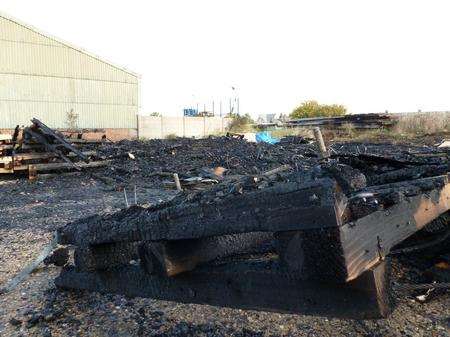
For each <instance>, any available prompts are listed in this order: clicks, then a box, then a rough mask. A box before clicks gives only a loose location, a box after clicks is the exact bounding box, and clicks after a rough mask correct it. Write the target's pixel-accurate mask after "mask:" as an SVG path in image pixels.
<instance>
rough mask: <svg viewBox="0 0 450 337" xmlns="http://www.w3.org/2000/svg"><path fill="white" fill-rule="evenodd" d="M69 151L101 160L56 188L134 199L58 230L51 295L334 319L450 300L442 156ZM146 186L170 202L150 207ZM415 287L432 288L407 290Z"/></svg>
mask: <svg viewBox="0 0 450 337" xmlns="http://www.w3.org/2000/svg"><path fill="white" fill-rule="evenodd" d="M77 148H79V149H81V150H82V151H87V152H88V151H95V153H96V154H95V156H96V157H97V158H101V159H102V161H104V162H106V163H107V165H106V166H104V167H101V168H97V169H96V170H95V171H89V173H88V171H86V174H85V173H84V172H83V171H82V172H80V173H77V175H76V176H70V177H66V176H55V177H54V178H52V179H53V183H56V182H57V181H58V180H64V179H74V180H76V179H88V180H89V181H90V182H91V183H93V184H95V185H96V186H102V187H101V188H102V189H103V191H104V193H106V194H108V193H111V194H114V195H115V196H116V198H117V200H116V203H118V202H119V200H120V199H121V198H122V199H123V198H124V195H125V197H126V196H127V192H126V191H128V198H127V201H126V202H124V201H122V206H121V207H118V208H117V207H116V208H115V209H109V211H108V212H104V211H102V210H101V208H100V209H98V210H97V211H95V212H92V213H91V212H88V213H84V214H83V213H80V214H78V216H76V217H74V218H73V219H68V220H69V221H65V222H63V223H58V226H53V227H52V230H54V229H57V232H56V234H55V237H54V240H55V241H54V242H55V244H56V242H57V243H58V247H59V248H58V250H57V251H55V253H54V256H49V257H48V259H47V263H55V264H56V265H64V266H63V268H62V269H61V272H60V275H59V276H57V277H56V279H55V285H56V286H57V287H58V289H59V290H58V292H61V291H65V290H68V289H77V290H89V291H95V292H100V293H106V294H119V295H125V296H127V297H128V298H132V297H143V298H152V299H157V300H168V301H174V302H181V303H198V304H210V305H214V306H218V307H229V308H236V309H246V310H248V309H254V310H258V311H260V312H262V313H261V315H263V313H264V315H270V314H269V312H281V313H290V314H295V315H294V316H292V317H304V316H298V315H304V314H307V315H312V316H319V317H329V318H330V319H334V320H337V319H341V320H342V319H348V318H351V319H354V318H357V319H368V318H371V319H373V318H377V319H379V318H385V317H389V316H390V315H392V316H393V317H394V318H395V319H398V318H396V317H397V316H396V311H404V310H405V309H404V303H403V302H402V300H400V301H399V300H398V297H399V294H400V296H402V297H405V296H412V295H411V294H413V295H414V296H415V294H417V295H420V294H425V293H427V295H426V297H425V298H424V301H428V300H429V299H431V300H433V298H435V300H436V301H437V302H438V303H440V302H439V301H443V302H442V303H444V307H445V303H446V302H447V303H448V290H447V288H446V286H445V285H446V284H447V285H448V279H447V277H448V273H449V271H448V269H446V268H445V266H446V265H445V263H446V262H445V261H446V256H447V255H448V253H449V251H448V242H449V241H448V237H449V235H448V231H449V225H448V224H449V216H448V214H449V213H448V211H449V209H450V201H449V200H450V184H449V181H448V172H449V161H448V150H447V149H445V148H437V147H434V146H413V145H398V144H388V143H382V144H368V143H332V144H331V145H330V146H328V149H327V153H326V154H323V153H322V154H321V153H320V152H319V150H318V147H317V144H316V143H315V142H314V141H312V140H310V139H304V138H301V137H287V138H284V139H282V141H281V142H280V143H278V144H276V145H269V144H264V143H249V142H247V141H245V140H243V139H239V138H234V137H211V138H206V139H200V140H194V139H174V140H152V141H122V142H119V143H98V144H84V145H82V146H80V145H78V146H77ZM174 174H177V175H178V176H179V178H180V185H181V186H180V187H181V191H176V183H175V181H174V176H173V175H174ZM37 182H38V183H43V184H46V183H50V184H51V182H50V180H48V181H46V180H42V182H41V181H39V176H38V181H37ZM133 189H134V190H135V191H137V192H135V193H136V197H135V198H133V197H132V196H131V194H132V193H130V192H131V191H133ZM150 189H158V190H165V191H167V195H166V196H165V197H162V198H161V200H159V201H156V202H148V199H147V198H148V196H146V195H147V194H146V193H143V191H145V190H150ZM122 192H125V193H122ZM133 200H135V203H136V205H134V202H130V201H133ZM130 204H131V206H130ZM119 206H120V205H119ZM89 215H90V216H89ZM68 252H70V254H69V255H68V254H67V253H68ZM426 254H427V259H426V260H424V261H422V260H421V257H422V256H423V255H426ZM402 263H403V265H402ZM414 265H417V266H420V268H415V267H414V268H411V266H414ZM408 268H410V269H411V270H413V272H411V270H409V269H408ZM433 282H436V283H433ZM404 283H407V284H404ZM421 283H427V286H422V287H420V286H419V287H417V289H414V287H413V286H414V285H415V286H418V284H421ZM430 284H431V285H430ZM433 284H434V286H433ZM408 287H409V288H408ZM405 293H406V294H407V295H406V294H405ZM0 296H2V295H0ZM421 299H422V298H421ZM417 301H419V300H417ZM396 302H397V303H396ZM151 303H152V304H151V305H152V306H153V305H155V303H158V301H156V302H151ZM156 305H157V304H156ZM218 310H219V309H218ZM223 310H232V309H223ZM393 311H394V313H392V312H393ZM249 313H251V311H250V312H249ZM249 315H251V314H249ZM442 315H444V316H443V317H444V318H443V319H444V321H445V317H446V316H445V315H447V316H449V317H450V313H448V312H447V313H445V310H444V312H443V313H442ZM280 317H281V316H280ZM286 317H291V316H290V315H286ZM302 319H303V318H302ZM299 320H301V319H300V318H299ZM310 320H314V322H319V321H320V319H319V318H310ZM337 321H339V320H337ZM40 324H44V323H43V321H41V323H40ZM436 324H437V325H436V326H435V328H436V327H438V326H440V325H439V324H444V325H445V324H446V323H439V322H437V323H436ZM165 328H167V326H164V324H162V325H161V327H160V329H162V330H164V329H165ZM153 330H154V329H153V328H152V331H153ZM156 330H158V329H156ZM188 330H189V329H188ZM153 332H154V331H153ZM291 332H292V331H291ZM435 332H436V333H438V332H437V330H436V331H435ZM298 333H299V335H301V332H298ZM191 334H192V335H197V334H198V335H201V333H200V332H196V331H192V332H191ZM233 334H234V332H233Z"/></svg>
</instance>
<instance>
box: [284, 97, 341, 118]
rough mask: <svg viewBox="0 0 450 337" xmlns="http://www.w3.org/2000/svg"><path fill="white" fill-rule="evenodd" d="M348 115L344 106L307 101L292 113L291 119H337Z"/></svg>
mask: <svg viewBox="0 0 450 337" xmlns="http://www.w3.org/2000/svg"><path fill="white" fill-rule="evenodd" d="M346 113H347V109H346V108H345V106H343V105H338V104H331V105H328V104H319V103H318V102H317V101H305V102H303V103H302V104H300V105H299V106H298V107H296V108H295V109H294V110H293V111H292V112H291V115H290V116H291V118H310V117H337V116H343V115H345V114H346Z"/></svg>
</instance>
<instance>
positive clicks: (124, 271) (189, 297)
mask: <svg viewBox="0 0 450 337" xmlns="http://www.w3.org/2000/svg"><path fill="white" fill-rule="evenodd" d="M386 263H387V262H382V263H380V264H379V265H377V266H375V267H374V268H373V269H372V270H369V271H366V272H365V273H364V274H363V275H361V277H359V278H358V279H356V280H354V281H351V282H348V283H344V284H337V283H332V282H327V283H325V282H317V281H304V280H300V279H299V278H298V276H297V275H295V274H287V273H284V272H283V271H281V270H280V269H279V268H278V267H277V265H276V263H268V262H266V261H265V262H256V261H253V262H251V263H250V262H248V261H247V262H236V263H233V264H227V265H221V266H213V267H211V266H208V267H206V266H205V267H203V268H200V269H196V270H195V271H192V272H188V273H184V274H182V275H179V276H177V277H173V278H167V277H163V276H160V275H156V274H153V275H149V274H147V273H145V272H144V271H143V270H142V268H139V267H138V266H130V265H129V266H126V267H123V268H121V269H116V270H109V271H98V272H95V273H88V272H77V271H76V269H74V268H66V269H64V270H63V272H62V273H61V275H60V276H59V277H58V278H57V279H56V280H55V284H56V285H57V286H58V287H61V288H65V289H85V290H90V291H97V292H101V293H117V294H123V295H126V296H130V297H136V296H139V297H150V298H155V299H160V300H167V301H176V302H182V303H197V304H209V305H216V306H222V307H231V308H239V309H251V310H264V311H273V312H284V313H294V314H308V315H318V316H329V317H339V318H359V319H362V318H364V319H367V318H383V317H386V316H387V315H389V313H390V312H391V308H392V302H391V300H390V292H389V282H388V280H389V273H388V268H386ZM243 274H245V277H243Z"/></svg>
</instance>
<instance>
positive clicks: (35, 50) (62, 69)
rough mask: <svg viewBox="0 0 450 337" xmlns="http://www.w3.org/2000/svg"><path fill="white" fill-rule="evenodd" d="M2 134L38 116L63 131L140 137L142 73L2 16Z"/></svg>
mask: <svg viewBox="0 0 450 337" xmlns="http://www.w3.org/2000/svg"><path fill="white" fill-rule="evenodd" d="M0 50H1V53H0V130H11V129H13V128H14V127H15V126H16V125H27V124H29V122H30V119H31V118H33V117H36V118H38V119H41V120H42V121H45V123H46V124H47V125H48V126H50V127H52V128H58V129H68V128H74V127H76V128H78V129H101V130H104V132H105V133H106V135H107V137H109V138H115V139H118V138H132V137H134V136H136V133H137V113H138V107H139V102H138V92H139V77H138V75H136V74H134V73H132V72H130V71H128V70H126V69H123V68H121V67H118V66H116V65H113V64H111V63H110V62H107V61H105V60H103V59H101V58H99V57H97V56H95V55H92V54H90V53H88V52H86V51H83V50H81V49H79V48H77V47H74V46H72V45H71V44H69V43H66V42H63V41H61V40H59V39H57V38H55V37H52V36H49V35H48V34H45V33H43V32H41V31H39V30H37V29H35V28H33V27H31V26H29V25H27V24H24V23H22V22H19V21H18V20H16V19H13V18H11V17H9V16H8V15H5V14H3V13H0Z"/></svg>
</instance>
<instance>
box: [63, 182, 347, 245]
mask: <svg viewBox="0 0 450 337" xmlns="http://www.w3.org/2000/svg"><path fill="white" fill-rule="evenodd" d="M299 179H300V178H299ZM230 186H231V187H232V188H233V191H231V192H230V193H228V194H225V195H224V196H221V197H218V196H217V197H215V198H214V199H212V198H210V197H208V198H207V199H206V200H203V199H202V198H201V196H202V194H198V195H197V196H200V197H197V198H195V197H194V200H190V199H189V198H190V197H189V195H188V196H182V197H181V199H174V201H172V202H170V203H168V204H163V205H160V206H156V207H153V208H149V209H144V208H141V207H131V208H129V209H126V210H122V211H120V212H118V213H116V214H113V215H111V216H106V217H101V216H94V217H90V218H86V219H82V220H80V221H78V222H75V223H73V224H69V225H67V226H65V227H63V228H60V229H59V234H60V237H59V240H60V241H59V242H60V243H66V244H67V243H73V244H83V243H84V244H100V243H111V242H120V241H159V240H181V239H195V238H200V237H210V236H219V235H227V234H237V233H246V232H274V231H283V230H295V229H304V228H321V227H336V226H340V225H341V218H340V214H338V213H339V212H341V210H340V209H341V208H344V207H345V200H346V199H345V197H343V196H342V194H341V192H340V189H339V187H338V186H337V183H336V182H335V181H334V180H332V179H328V178H324V179H318V180H315V181H312V182H309V183H301V182H297V181H288V182H282V183H278V182H275V183H274V184H273V185H272V186H270V187H266V188H263V189H258V188H256V189H252V190H250V191H248V192H246V191H245V190H243V188H242V187H241V185H239V184H237V185H230ZM211 191H214V190H211ZM211 191H206V192H205V193H211ZM337 209H339V210H338V211H337Z"/></svg>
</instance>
